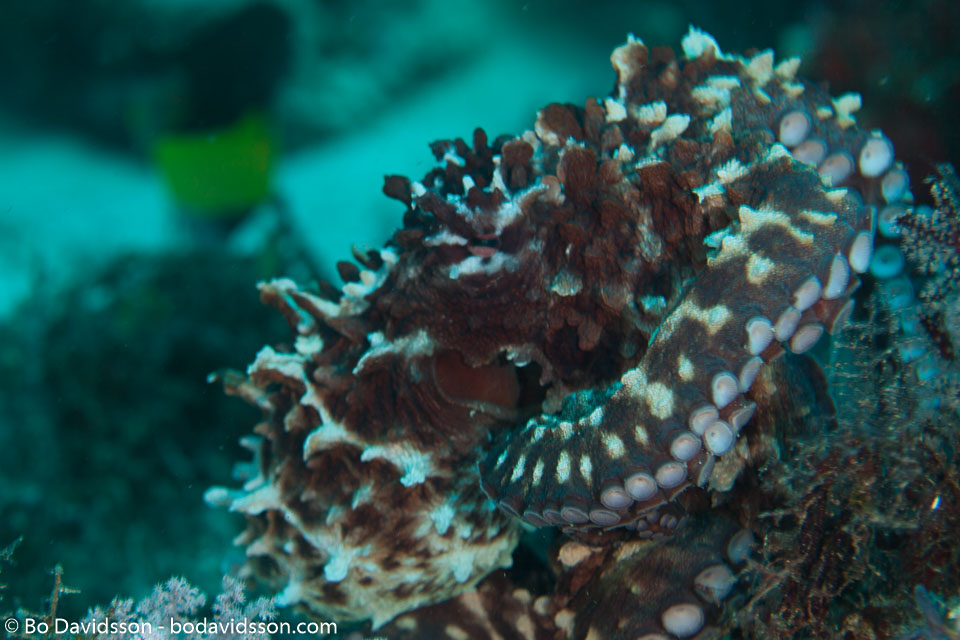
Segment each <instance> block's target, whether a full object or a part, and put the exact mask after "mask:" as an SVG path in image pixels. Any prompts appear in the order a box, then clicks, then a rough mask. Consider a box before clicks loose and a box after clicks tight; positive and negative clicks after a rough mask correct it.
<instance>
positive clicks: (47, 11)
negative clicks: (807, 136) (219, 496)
mask: <svg viewBox="0 0 960 640" xmlns="http://www.w3.org/2000/svg"><path fill="white" fill-rule="evenodd" d="M690 24H693V25H697V26H699V27H700V28H702V29H704V30H706V31H708V32H709V33H711V34H712V35H713V36H714V37H715V38H716V39H717V41H718V42H719V44H720V46H721V47H722V48H723V50H724V51H738V52H743V51H746V50H749V49H754V50H757V49H765V48H773V49H775V50H776V52H777V56H778V58H783V57H787V56H791V55H800V56H802V57H803V64H802V66H801V73H802V75H803V76H804V77H806V78H808V79H812V80H817V81H822V82H824V83H827V84H828V85H829V87H830V90H831V92H832V93H833V94H835V95H838V94H840V93H844V92H847V91H856V92H859V93H861V94H862V95H863V102H864V107H863V110H862V111H861V112H860V114H858V120H859V122H860V123H861V125H862V126H864V127H865V128H879V129H882V130H883V131H884V132H885V134H886V135H887V136H888V137H889V138H890V139H891V140H892V141H893V143H894V145H895V147H896V149H897V155H898V158H899V159H900V160H902V161H903V162H904V163H905V164H906V166H907V169H908V171H909V172H910V174H911V179H912V182H913V183H914V184H915V185H917V184H920V183H921V182H922V180H923V178H924V177H925V176H926V175H928V174H929V173H931V172H932V169H933V165H934V163H938V162H954V163H956V162H957V160H958V159H960V127H958V123H957V114H958V113H960V42H958V38H957V37H956V28H957V26H958V25H960V8H958V3H956V2H952V1H947V0H928V1H919V2H866V1H856V0H842V1H838V2H829V3H828V2H814V1H809V0H796V1H795V2H791V3H771V2H760V1H744V2H737V3H734V4H730V5H727V4H725V3H717V2H712V1H706V0H685V1H662V2H615V1H612V0H590V1H589V2H586V1H580V0H531V1H529V2H519V1H515V0H400V1H396V2H372V1H356V0H256V1H253V0H208V1H206V2H203V3H197V2H189V1H187V0H124V2H116V1H114V0H4V1H3V3H2V6H0V549H3V548H4V547H5V546H6V545H8V544H10V543H13V542H14V541H15V540H18V539H19V540H20V542H19V544H18V546H17V548H16V550H15V552H14V553H13V555H12V560H13V563H0V584H3V585H6V586H7V588H6V589H5V590H3V591H0V596H2V597H3V600H2V601H0V611H5V610H13V609H16V608H17V607H20V606H24V607H27V608H34V609H36V608H41V607H42V606H43V605H42V602H43V598H44V596H45V595H46V594H47V593H49V590H50V588H51V584H52V582H51V576H50V571H51V569H52V568H53V567H54V565H56V564H58V563H59V564H60V565H62V567H63V570H64V581H65V583H66V584H67V585H68V586H71V587H75V588H77V589H79V590H80V593H78V594H74V595H72V596H71V597H70V598H68V599H66V600H65V601H64V603H63V604H62V606H63V607H64V612H65V615H68V616H70V615H72V616H73V617H74V618H75V617H77V616H78V615H80V614H82V613H83V612H84V611H85V610H86V609H87V608H88V607H90V606H92V605H95V604H98V603H106V602H109V600H110V599H111V598H113V597H114V596H115V595H118V594H120V595H124V596H142V595H143V594H144V593H146V591H148V590H149V588H150V587H151V586H152V585H153V584H154V583H156V582H158V581H161V580H164V579H166V578H167V577H168V576H170V575H184V576H185V577H186V578H187V579H188V580H190V581H191V582H193V583H195V584H197V585H198V586H200V587H202V588H204V589H205V590H206V591H208V592H211V591H212V592H216V591H217V587H218V585H219V581H220V576H221V575H223V573H224V572H225V571H228V570H229V569H230V567H231V566H232V564H233V563H234V562H236V561H237V560H238V557H237V554H238V553H239V552H238V551H236V550H233V549H232V548H231V546H230V541H231V539H232V537H233V536H234V535H235V534H236V533H238V532H239V531H240V529H241V524H240V522H239V521H238V520H237V519H236V518H235V517H233V516H231V515H230V514H225V513H222V512H218V511H214V510H211V509H208V508H207V507H206V506H205V505H204V503H203V500H202V495H203V492H204V490H205V489H206V488H207V487H209V486H211V485H214V484H230V483H231V480H230V473H231V467H232V465H233V463H234V461H236V460H244V459H247V454H246V453H245V452H244V451H243V450H241V449H240V448H239V447H238V445H237V444H236V443H237V439H238V438H239V437H240V436H242V435H244V434H246V433H248V432H249V431H250V429H251V428H252V426H253V425H254V424H255V422H256V421H257V419H258V415H257V412H256V411H255V410H253V409H251V408H249V407H246V406H244V405H243V404H242V403H241V402H240V401H238V400H234V399H229V398H226V397H225V396H224V395H223V394H222V392H221V390H220V389H219V387H217V386H211V385H207V384H206V382H205V378H206V376H207V374H208V373H210V372H212V371H216V370H220V369H223V368H238V369H243V368H244V367H245V366H246V364H247V363H248V362H250V361H252V359H253V356H254V354H255V353H256V351H257V350H258V349H259V348H260V346H261V345H263V344H267V343H280V342H283V341H286V340H287V332H286V329H285V325H284V324H283V322H282V320H281V318H280V317H279V315H278V314H275V313H272V312H271V311H270V310H268V309H265V308H262V307H261V305H260V304H259V302H258V300H257V293H256V289H255V286H254V285H255V283H256V282H257V281H258V280H262V279H265V278H270V277H276V276H289V277H293V278H295V279H299V280H304V281H309V280H314V279H326V280H329V281H331V282H338V280H336V279H335V273H336V271H335V269H334V265H335V264H336V261H337V260H340V259H342V258H345V257H349V255H350V252H351V248H352V247H353V246H359V247H363V246H379V245H381V244H382V243H383V242H384V241H385V240H386V239H387V238H388V237H389V235H390V233H391V231H392V230H393V229H394V228H395V227H396V226H398V224H399V223H400V217H401V215H402V210H401V208H400V205H399V204H398V203H396V202H395V201H391V200H388V199H387V198H385V197H383V195H382V192H381V187H382V183H383V177H384V175H385V174H393V173H400V174H405V175H408V176H411V177H415V178H418V177H420V176H421V175H423V174H424V173H425V172H426V171H427V170H428V169H429V168H430V167H431V166H432V165H433V158H432V156H431V154H430V152H429V148H428V143H429V142H431V141H433V140H435V139H438V138H454V137H458V136H459V137H464V138H466V139H469V136H470V135H471V134H472V131H473V129H474V128H475V127H477V126H481V127H483V128H484V129H486V130H487V132H488V133H489V134H490V136H491V139H492V138H493V137H495V136H496V135H498V134H501V133H514V134H518V133H521V132H522V131H524V130H525V129H527V128H530V127H531V126H532V123H533V121H534V118H535V114H536V111H537V109H539V108H540V107H543V106H545V105H546V104H548V103H550V102H567V101H569V102H574V103H577V104H583V102H584V100H585V99H586V97H588V96H604V95H606V94H607V93H608V92H609V91H610V89H611V88H612V86H613V82H614V74H613V71H612V69H611V67H610V63H609V55H610V52H611V50H612V49H613V47H615V46H616V45H618V44H619V43H621V42H622V41H623V40H624V38H625V36H626V34H627V33H628V32H632V33H634V34H636V35H637V36H638V37H640V38H642V39H643V40H644V41H645V42H647V43H648V44H651V45H656V44H666V45H670V46H673V47H674V48H678V47H679V42H680V38H681V37H682V35H683V34H684V33H685V32H686V31H687V29H688V26H689V25H690ZM923 192H924V189H915V193H916V194H917V195H918V196H922V195H923ZM2 555H3V554H2V553H0V557H2Z"/></svg>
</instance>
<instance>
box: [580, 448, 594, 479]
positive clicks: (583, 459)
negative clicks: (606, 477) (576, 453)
mask: <svg viewBox="0 0 960 640" xmlns="http://www.w3.org/2000/svg"><path fill="white" fill-rule="evenodd" d="M580 475H581V476H582V477H583V479H584V480H586V481H587V484H589V483H590V480H591V479H592V478H593V463H592V462H590V456H588V455H586V454H584V455H582V456H580Z"/></svg>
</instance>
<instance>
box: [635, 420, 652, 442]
mask: <svg viewBox="0 0 960 640" xmlns="http://www.w3.org/2000/svg"><path fill="white" fill-rule="evenodd" d="M633 439H634V440H636V441H637V444H642V445H644V446H646V445H647V444H649V443H650V436H649V434H647V430H646V428H645V427H644V426H643V425H642V424H637V426H635V427H634V428H633Z"/></svg>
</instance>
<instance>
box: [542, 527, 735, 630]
mask: <svg viewBox="0 0 960 640" xmlns="http://www.w3.org/2000/svg"><path fill="white" fill-rule="evenodd" d="M753 543H754V538H753V535H752V534H751V533H750V531H749V530H747V529H742V528H740V527H739V526H737V525H736V524H735V523H734V522H732V521H731V520H729V519H727V518H725V517H723V516H718V515H717V514H711V515H710V516H709V517H704V516H700V517H697V518H695V519H693V520H691V522H689V523H688V524H687V526H686V527H684V529H683V532H682V533H680V534H679V535H678V536H677V537H676V538H675V539H674V540H671V541H670V542H667V543H663V544H656V543H652V542H650V541H645V540H634V541H631V542H627V543H624V544H623V545H621V546H620V547H619V548H618V549H617V550H616V551H613V552H610V553H609V554H607V555H606V556H605V557H604V558H603V560H602V561H601V562H600V563H599V566H592V564H594V563H595V562H596V560H594V559H593V558H589V557H588V558H586V559H582V558H581V556H582V555H583V553H584V552H585V549H584V548H583V545H580V544H579V543H577V542H570V543H567V545H566V548H563V549H561V551H560V561H561V563H564V561H566V562H567V563H569V564H571V565H572V566H567V567H566V571H565V572H564V573H562V574H561V576H560V579H559V582H560V584H559V588H558V590H559V592H560V593H561V594H563V593H565V590H566V588H568V587H569V586H570V585H571V584H573V583H575V582H576V580H577V578H578V577H579V575H578V574H579V573H581V572H585V571H588V570H589V571H592V572H593V574H594V575H595V576H596V577H595V586H594V588H592V589H590V590H589V592H588V593H585V594H576V593H575V594H574V595H573V597H572V598H571V599H570V601H569V602H567V603H565V608H566V609H567V610H571V611H576V612H577V613H576V615H575V617H574V620H573V624H572V627H573V628H572V631H573V633H572V637H575V638H590V637H596V638H643V639H644V640H670V639H673V638H690V637H694V636H697V634H700V633H702V632H704V631H706V630H707V629H708V628H710V626H711V625H712V624H714V623H715V622H716V620H717V617H718V613H719V607H720V606H722V604H723V602H724V601H725V600H727V598H728V597H729V596H730V595H731V593H732V592H733V590H734V588H735V585H736V581H737V571H738V570H739V569H740V568H742V567H743V565H744V563H745V561H746V558H747V556H748V555H749V554H750V552H751V549H752V547H753ZM573 563H575V564H573ZM701 637H702V636H701Z"/></svg>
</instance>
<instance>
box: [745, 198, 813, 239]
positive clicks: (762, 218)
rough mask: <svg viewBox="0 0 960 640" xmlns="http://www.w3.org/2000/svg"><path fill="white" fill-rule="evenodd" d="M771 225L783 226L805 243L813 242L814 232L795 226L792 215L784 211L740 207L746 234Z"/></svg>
mask: <svg viewBox="0 0 960 640" xmlns="http://www.w3.org/2000/svg"><path fill="white" fill-rule="evenodd" d="M770 225H776V226H779V227H783V228H784V229H785V230H786V231H787V232H789V233H790V235H792V236H793V237H794V238H796V239H797V240H798V241H800V242H802V243H803V244H812V243H813V239H814V238H813V234H812V233H807V232H806V231H802V230H800V229H797V228H796V227H794V226H793V224H792V223H791V221H790V216H788V215H787V214H785V213H783V212H782V211H777V210H776V209H764V208H760V209H751V208H750V207H748V206H747V205H742V206H741V207H740V228H741V229H742V230H743V233H744V234H746V235H750V234H752V233H754V232H756V231H759V230H760V229H763V228H764V227H768V226H770Z"/></svg>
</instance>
